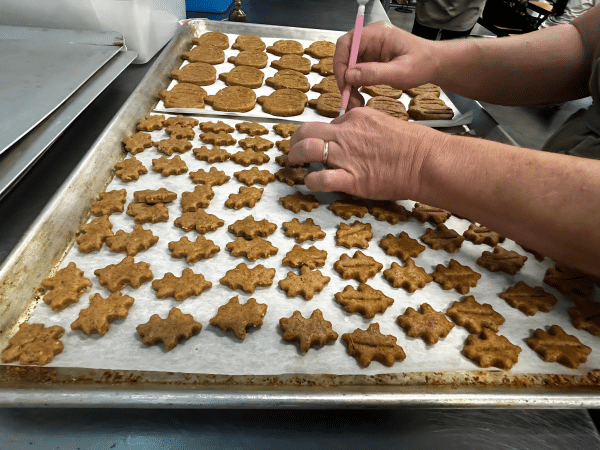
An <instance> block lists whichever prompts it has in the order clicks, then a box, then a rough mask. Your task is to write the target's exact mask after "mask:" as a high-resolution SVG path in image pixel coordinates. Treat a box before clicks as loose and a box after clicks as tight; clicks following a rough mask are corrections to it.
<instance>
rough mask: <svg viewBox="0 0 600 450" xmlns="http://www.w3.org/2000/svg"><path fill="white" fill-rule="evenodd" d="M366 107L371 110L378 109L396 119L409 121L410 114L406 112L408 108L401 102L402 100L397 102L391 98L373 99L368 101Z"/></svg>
mask: <svg viewBox="0 0 600 450" xmlns="http://www.w3.org/2000/svg"><path fill="white" fill-rule="evenodd" d="M366 106H368V107H369V108H373V109H376V110H377V111H381V112H382V113H384V114H387V115H388V116H392V117H395V118H397V119H400V120H404V121H408V118H409V116H408V113H407V112H406V108H405V107H404V105H403V104H402V102H400V100H396V99H394V98H390V97H372V98H370V99H369V100H368V101H367V104H366Z"/></svg>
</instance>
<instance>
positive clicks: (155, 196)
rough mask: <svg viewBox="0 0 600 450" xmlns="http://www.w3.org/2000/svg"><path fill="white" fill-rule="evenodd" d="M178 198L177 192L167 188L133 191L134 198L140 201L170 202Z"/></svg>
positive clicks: (149, 202)
mask: <svg viewBox="0 0 600 450" xmlns="http://www.w3.org/2000/svg"><path fill="white" fill-rule="evenodd" d="M176 198H177V193H175V192H173V191H169V190H168V189H167V188H160V189H144V190H143V191H135V192H134V193H133V199H134V200H135V201H136V202H138V203H148V204H152V203H169V202H172V201H173V200H175V199H176Z"/></svg>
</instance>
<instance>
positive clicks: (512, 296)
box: [498, 281, 557, 316]
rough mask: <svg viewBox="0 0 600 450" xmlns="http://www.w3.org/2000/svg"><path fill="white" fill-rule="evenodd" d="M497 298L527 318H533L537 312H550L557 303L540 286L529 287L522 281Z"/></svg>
mask: <svg viewBox="0 0 600 450" xmlns="http://www.w3.org/2000/svg"><path fill="white" fill-rule="evenodd" d="M498 296H499V297H500V298H503V299H504V300H506V303H508V304H509V305H510V306H512V307H513V308H517V309H518V310H519V311H521V312H523V314H527V315H528V316H533V315H535V313H536V312H538V311H541V312H550V311H551V310H552V307H553V306H554V305H555V304H556V302H557V300H556V297H555V296H554V295H552V294H550V293H549V292H546V291H545V290H544V288H542V287H541V286H536V287H531V286H529V285H528V284H527V283H525V282H524V281H519V282H517V284H515V285H514V286H511V287H509V288H508V289H506V290H505V291H504V292H502V293H501V294H498Z"/></svg>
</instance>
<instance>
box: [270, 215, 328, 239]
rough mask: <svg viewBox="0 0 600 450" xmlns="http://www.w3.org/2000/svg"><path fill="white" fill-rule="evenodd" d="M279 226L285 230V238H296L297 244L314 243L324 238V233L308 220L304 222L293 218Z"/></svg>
mask: <svg viewBox="0 0 600 450" xmlns="http://www.w3.org/2000/svg"><path fill="white" fill-rule="evenodd" d="M281 226H282V227H283V229H284V230H285V235H286V236H287V237H293V238H296V241H298V242H304V241H309V240H310V241H316V240H317V239H324V238H325V232H324V231H323V230H322V229H321V227H320V226H319V225H316V224H315V223H314V222H313V220H312V219H310V218H309V219H306V221H304V222H300V221H299V220H298V219H296V218H293V219H292V220H291V221H290V222H283V224H282V225H281Z"/></svg>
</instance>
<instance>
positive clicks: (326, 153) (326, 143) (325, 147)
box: [323, 141, 329, 166]
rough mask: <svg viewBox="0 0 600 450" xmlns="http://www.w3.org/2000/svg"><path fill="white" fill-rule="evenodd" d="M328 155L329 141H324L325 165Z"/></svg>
mask: <svg viewBox="0 0 600 450" xmlns="http://www.w3.org/2000/svg"><path fill="white" fill-rule="evenodd" d="M328 156H329V142H327V141H324V144H323V165H324V166H326V165H327V157H328Z"/></svg>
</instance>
